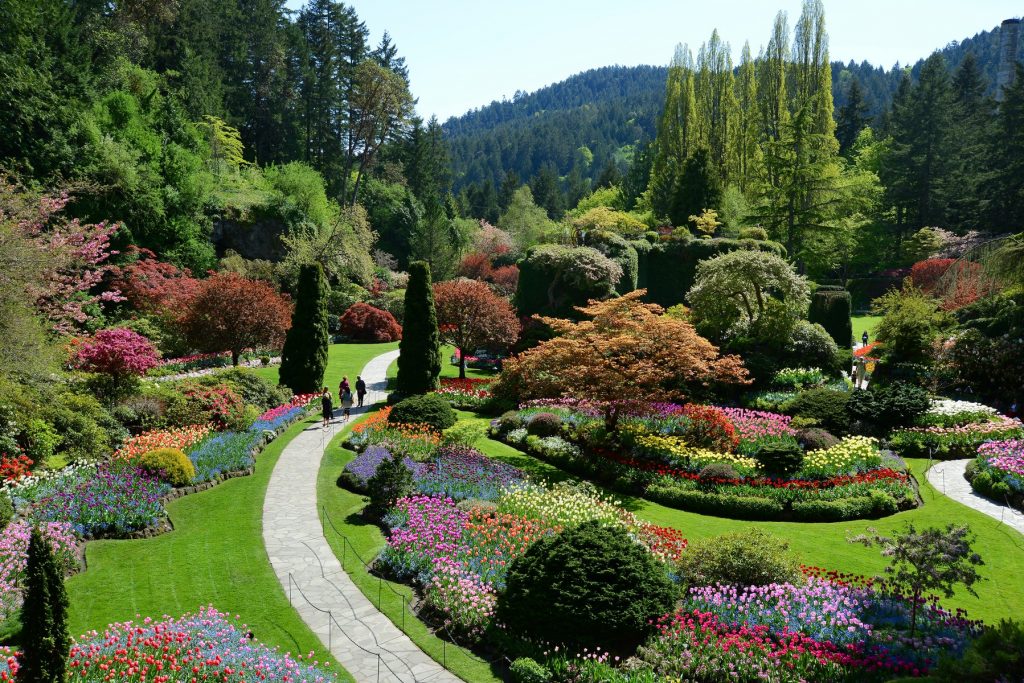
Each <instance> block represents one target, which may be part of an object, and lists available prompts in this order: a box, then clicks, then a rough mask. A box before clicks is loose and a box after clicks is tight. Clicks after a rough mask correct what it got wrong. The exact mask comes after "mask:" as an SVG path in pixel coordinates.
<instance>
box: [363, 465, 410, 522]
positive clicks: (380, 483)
mask: <svg viewBox="0 0 1024 683" xmlns="http://www.w3.org/2000/svg"><path fill="white" fill-rule="evenodd" d="M413 490H414V484H413V478H412V472H410V471H409V468H408V467H406V466H405V463H404V462H402V458H401V456H399V455H394V456H392V457H391V458H385V459H384V460H383V461H382V462H381V463H380V465H378V466H377V471H376V472H375V473H374V475H373V476H372V477H370V480H369V481H367V482H366V493H367V495H368V496H369V497H370V504H369V505H368V506H367V508H366V509H367V511H368V512H370V514H373V515H377V516H383V515H384V514H385V513H386V512H387V511H388V510H390V509H391V508H392V507H393V506H394V504H395V501H396V500H398V499H399V498H403V497H405V496H408V495H410V494H412V492H413Z"/></svg>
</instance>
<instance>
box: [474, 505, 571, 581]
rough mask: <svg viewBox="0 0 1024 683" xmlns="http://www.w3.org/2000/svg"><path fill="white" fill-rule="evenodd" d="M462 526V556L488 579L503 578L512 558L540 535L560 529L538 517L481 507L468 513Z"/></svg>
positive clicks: (523, 551) (518, 554)
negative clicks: (496, 511) (491, 511)
mask: <svg viewBox="0 0 1024 683" xmlns="http://www.w3.org/2000/svg"><path fill="white" fill-rule="evenodd" d="M464 529H465V530H464V532H463V544H464V545H465V547H466V548H467V550H466V554H465V556H464V557H463V559H464V560H465V561H466V562H467V563H468V565H469V566H470V567H473V570H474V571H476V572H478V573H479V574H480V576H481V577H482V578H483V579H484V580H485V581H488V582H490V581H493V580H494V579H495V578H497V577H501V578H502V580H503V579H504V576H505V572H506V571H507V570H508V565H510V564H512V560H514V559H516V558H517V557H519V556H521V555H523V554H524V553H525V552H526V550H527V549H528V548H529V547H530V546H531V545H533V543H534V542H535V541H537V540H538V539H540V538H541V537H543V536H546V535H548V534H552V533H555V534H557V533H558V532H560V531H561V530H562V528H561V527H560V526H557V525H556V526H551V525H549V524H545V523H544V522H542V521H539V520H535V519H527V518H525V517H520V516H518V515H510V514H492V513H490V512H486V511H482V510H474V511H473V512H472V513H471V515H470V518H469V520H468V521H467V522H466V524H465V527H464Z"/></svg>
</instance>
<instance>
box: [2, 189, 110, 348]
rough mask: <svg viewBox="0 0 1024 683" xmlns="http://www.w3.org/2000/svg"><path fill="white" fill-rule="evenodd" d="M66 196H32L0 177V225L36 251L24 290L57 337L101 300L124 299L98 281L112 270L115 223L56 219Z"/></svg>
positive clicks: (76, 324)
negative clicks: (8, 227) (38, 256)
mask: <svg viewBox="0 0 1024 683" xmlns="http://www.w3.org/2000/svg"><path fill="white" fill-rule="evenodd" d="M70 199H71V197H70V195H69V194H68V192H67V191H63V192H60V193H59V194H52V195H42V196H38V195H34V194H32V193H30V192H29V191H27V190H25V189H24V188H22V187H20V186H18V185H15V184H13V183H11V182H10V181H9V180H7V179H6V178H0V221H2V222H4V223H8V224H12V225H13V226H14V227H15V228H16V231H17V232H18V233H20V236H21V237H22V238H24V239H25V240H27V241H28V242H29V243H31V244H33V245H34V246H35V248H36V249H37V250H38V251H39V252H40V253H41V255H42V258H41V259H39V268H38V270H37V272H34V273H32V278H31V281H30V282H29V283H28V284H27V286H26V290H27V293H28V295H29V296H30V297H31V298H32V300H33V303H34V304H35V307H36V310H37V311H39V313H40V314H42V316H43V317H44V318H46V319H47V321H48V322H49V323H50V326H51V328H52V329H53V330H54V331H55V332H57V333H59V334H70V333H72V332H74V331H75V330H76V329H78V328H80V327H81V325H82V324H83V323H85V322H87V321H88V320H89V319H90V318H91V317H92V316H91V314H90V310H92V309H95V307H96V306H97V305H99V304H102V303H104V302H116V301H123V300H124V298H123V297H122V296H121V293H120V292H119V291H118V290H117V289H105V288H103V287H102V286H101V283H102V281H103V279H104V277H105V276H106V275H107V273H108V272H109V271H110V270H111V269H112V268H113V265H112V264H111V263H110V262H109V261H110V257H111V256H114V255H116V254H117V252H116V251H113V250H111V248H110V238H111V237H112V236H113V235H114V233H116V232H117V229H118V227H119V226H118V225H117V224H114V223H106V222H103V223H96V224H92V223H82V222H81V221H79V220H78V219H77V218H75V219H68V218H67V217H65V216H63V215H61V214H62V211H63V210H64V208H65V207H66V206H67V204H68V202H69V201H70Z"/></svg>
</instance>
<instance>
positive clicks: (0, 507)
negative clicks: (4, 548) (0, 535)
mask: <svg viewBox="0 0 1024 683" xmlns="http://www.w3.org/2000/svg"><path fill="white" fill-rule="evenodd" d="M12 519H14V504H13V503H11V498H10V496H8V495H7V494H6V493H0V529H3V528H4V527H5V526H7V524H8V523H9V522H10V521H11V520H12Z"/></svg>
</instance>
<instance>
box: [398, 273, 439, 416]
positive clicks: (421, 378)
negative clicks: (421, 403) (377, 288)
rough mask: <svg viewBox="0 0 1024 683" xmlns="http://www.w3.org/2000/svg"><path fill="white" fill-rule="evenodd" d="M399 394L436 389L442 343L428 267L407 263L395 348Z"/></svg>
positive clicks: (410, 394) (411, 393) (408, 394)
mask: <svg viewBox="0 0 1024 683" xmlns="http://www.w3.org/2000/svg"><path fill="white" fill-rule="evenodd" d="M398 351H399V353H398V393H400V394H402V395H403V396H413V395H416V394H425V393H427V392H429V391H433V390H434V389H436V388H437V387H438V379H437V378H438V377H439V376H440V375H441V342H440V333H439V332H438V329H437V312H436V310H435V309H434V292H433V290H432V289H431V286H430V266H428V265H427V264H426V263H424V262H423V261H413V262H412V263H410V264H409V284H408V285H407V286H406V288H405V327H404V329H403V330H402V341H401V343H400V344H399V345H398Z"/></svg>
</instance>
